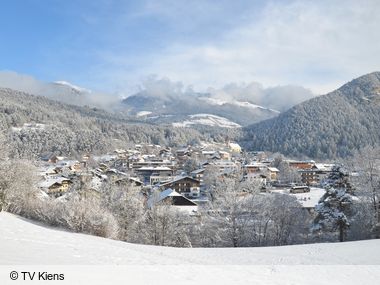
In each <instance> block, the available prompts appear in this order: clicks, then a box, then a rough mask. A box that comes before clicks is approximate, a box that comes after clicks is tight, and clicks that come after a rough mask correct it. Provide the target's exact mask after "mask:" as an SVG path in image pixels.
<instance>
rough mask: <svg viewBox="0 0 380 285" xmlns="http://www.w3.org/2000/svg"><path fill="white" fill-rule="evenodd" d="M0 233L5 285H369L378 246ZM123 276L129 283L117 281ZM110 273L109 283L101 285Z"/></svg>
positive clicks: (12, 224)
mask: <svg viewBox="0 0 380 285" xmlns="http://www.w3.org/2000/svg"><path fill="white" fill-rule="evenodd" d="M0 233H1V234H0V265H2V266H0V280H5V282H11V281H10V279H9V276H8V275H7V274H9V272H8V270H9V269H10V268H15V269H19V268H22V269H23V270H26V269H27V268H33V270H37V269H38V270H42V269H41V268H47V269H46V270H50V271H51V270H53V271H54V270H55V271H57V268H59V269H60V270H61V271H63V272H67V273H66V275H68V276H67V278H66V279H65V280H66V281H67V280H70V278H69V277H70V276H71V278H74V277H73V276H75V280H76V281H78V280H84V281H83V282H82V283H75V282H74V283H71V282H69V283H67V284H89V283H87V282H86V280H87V281H89V280H91V284H105V283H104V282H105V280H112V281H113V284H119V283H120V284H121V282H122V281H123V280H124V281H125V282H127V283H128V281H131V282H133V284H153V283H154V284H164V283H166V284H172V283H173V284H174V283H178V282H181V283H184V284H195V283H196V284H210V283H211V282H218V284H306V283H307V284H375V283H374V282H376V280H378V278H379V277H380V240H367V241H357V242H345V243H325V244H308V245H292V246H282V247H261V248H170V247H158V246H147V245H137V244H130V243H125V242H121V241H115V240H109V239H104V238H99V237H95V236H89V235H85V234H77V233H71V232H67V231H64V230H60V229H55V228H49V227H45V226H42V225H40V224H38V223H34V222H31V221H28V220H26V219H24V218H21V217H19V216H15V215H12V214H9V213H5V212H1V213H0ZM58 265H59V266H58ZM65 265H66V266H67V267H66V266H65ZM74 265H75V267H74ZM77 265H107V266H101V267H88V266H79V267H78V266H77ZM110 265H112V266H114V265H118V267H109V266H110ZM51 266H52V267H51ZM35 268H37V269H35ZM95 268H96V270H94V269H95ZM19 270H21V269H19ZM65 270H66V271H65ZM121 270H122V272H124V273H125V274H127V273H128V275H125V274H124V275H123V274H121V275H120V274H117V272H118V271H121ZM110 271H112V272H113V275H112V278H111V279H105V276H104V275H105V274H106V272H110ZM86 272H87V273H86ZM89 274H90V275H91V276H90V277H89ZM4 278H5V279H4ZM81 278H82V279H81ZM123 278H124V279H123ZM71 280H73V279H71ZM12 282H13V281H12ZM363 282H364V283H363ZM16 283H17V282H16ZM34 283H35V282H34ZM65 283H66V282H65ZM1 284H4V283H2V282H1ZM5 284H8V283H5ZM9 284H15V283H9Z"/></svg>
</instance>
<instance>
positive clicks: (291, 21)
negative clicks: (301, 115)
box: [0, 0, 380, 94]
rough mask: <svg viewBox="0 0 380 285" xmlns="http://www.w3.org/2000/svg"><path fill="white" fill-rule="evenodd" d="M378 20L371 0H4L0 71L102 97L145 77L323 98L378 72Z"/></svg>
mask: <svg viewBox="0 0 380 285" xmlns="http://www.w3.org/2000/svg"><path fill="white" fill-rule="evenodd" d="M378 15H380V4H379V2H378V1H376V0H373V1H371V0H365V1H323V0H322V1H254V0H251V1H249V0H247V1H244V0H234V1H223V0H220V1H216V0H215V1H206V0H204V1H196V0H194V1H185V0H177V1H169V0H162V1H160V0H141V1H137V0H136V1H121V0H120V1H117V0H92V1H84V0H77V1H71V0H65V1H64V0H61V1H58V0H44V1H43V0H4V1H1V9H0V39H1V44H0V64H1V65H0V70H10V71H15V72H17V73H20V74H29V75H31V76H33V77H35V78H37V79H39V80H42V81H54V80H66V81H70V82H73V83H75V84H77V85H81V86H83V87H86V88H90V89H95V90H100V91H107V92H111V93H112V92H119V93H126V94H128V93H131V92H133V90H135V89H136V88H137V86H138V85H139V84H141V82H142V81H144V79H145V78H146V77H147V76H150V75H152V74H154V75H156V76H157V77H158V78H163V77H166V78H169V79H170V80H172V81H181V82H183V84H184V85H191V86H193V87H194V88H195V89H197V90H205V89H207V87H221V86H223V85H224V84H227V83H230V82H237V83H239V82H246V83H248V82H252V81H254V82H260V83H262V84H263V85H264V86H275V85H279V84H280V85H285V84H295V85H302V86H305V87H307V88H310V89H312V90H313V91H314V92H315V93H323V92H327V91H329V90H332V89H334V88H336V87H338V86H339V85H340V84H342V83H344V82H346V81H348V80H350V79H352V78H354V77H356V76H359V75H362V74H365V73H368V72H372V71H375V70H380V68H379V66H380V57H379V51H380V33H379V32H378V29H379V27H380V17H379V16H378Z"/></svg>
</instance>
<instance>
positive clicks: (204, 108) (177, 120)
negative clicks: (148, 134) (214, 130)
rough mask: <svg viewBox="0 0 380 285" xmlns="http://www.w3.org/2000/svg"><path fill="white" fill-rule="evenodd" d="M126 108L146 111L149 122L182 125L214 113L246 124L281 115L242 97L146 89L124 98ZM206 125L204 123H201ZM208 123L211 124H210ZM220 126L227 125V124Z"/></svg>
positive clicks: (130, 111) (200, 123)
mask: <svg viewBox="0 0 380 285" xmlns="http://www.w3.org/2000/svg"><path fill="white" fill-rule="evenodd" d="M122 105H123V106H124V109H125V110H126V111H127V112H128V114H130V115H135V116H139V115H140V114H142V112H144V114H146V115H145V116H144V117H145V119H146V121H147V122H156V123H174V124H175V125H178V124H181V123H182V122H183V121H186V120H187V119H188V118H189V117H190V116H193V115H196V114H200V113H202V114H210V115H214V116H219V117H223V118H226V119H227V120H230V121H232V122H233V123H235V124H236V125H243V126H246V125H248V124H249V123H252V122H259V121H262V120H264V119H268V118H272V117H274V116H277V115H278V114H279V112H278V111H276V110H272V109H270V108H265V107H262V106H259V105H255V104H253V103H251V102H246V101H244V102H243V101H239V100H232V99H230V100H221V99H218V98H215V97H211V96H210V94H202V93H191V94H187V93H181V94H170V93H169V94H165V95H162V96H154V95H152V94H150V93H148V92H147V91H142V92H140V93H137V94H135V95H132V96H130V97H127V98H126V99H124V100H123V101H122ZM197 124H199V125H203V123H202V122H197ZM206 125H207V124H206ZM220 127H224V125H223V124H221V125H220Z"/></svg>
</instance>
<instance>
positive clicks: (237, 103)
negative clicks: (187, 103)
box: [199, 97, 280, 113]
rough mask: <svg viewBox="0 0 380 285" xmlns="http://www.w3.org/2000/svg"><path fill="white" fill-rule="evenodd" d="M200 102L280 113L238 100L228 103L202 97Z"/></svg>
mask: <svg viewBox="0 0 380 285" xmlns="http://www.w3.org/2000/svg"><path fill="white" fill-rule="evenodd" d="M199 100H202V101H205V102H208V103H210V104H212V105H218V106H223V105H226V104H230V105H235V106H239V107H245V108H250V109H262V110H268V111H271V112H274V113H280V112H279V111H277V110H273V109H270V108H266V107H263V106H260V105H256V104H253V103H250V102H247V101H237V100H228V101H226V100H222V99H218V98H213V97H200V98H199Z"/></svg>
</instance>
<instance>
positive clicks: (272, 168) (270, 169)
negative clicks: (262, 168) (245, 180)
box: [268, 167, 280, 172]
mask: <svg viewBox="0 0 380 285" xmlns="http://www.w3.org/2000/svg"><path fill="white" fill-rule="evenodd" d="M268 170H269V171H272V172H280V170H278V169H277V168H276V167H268Z"/></svg>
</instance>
